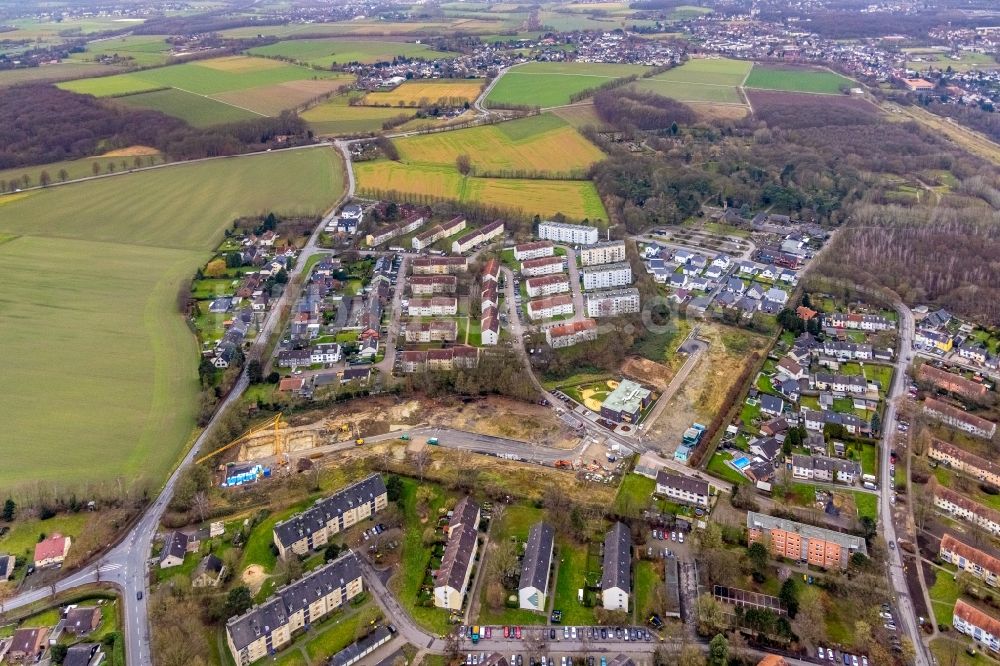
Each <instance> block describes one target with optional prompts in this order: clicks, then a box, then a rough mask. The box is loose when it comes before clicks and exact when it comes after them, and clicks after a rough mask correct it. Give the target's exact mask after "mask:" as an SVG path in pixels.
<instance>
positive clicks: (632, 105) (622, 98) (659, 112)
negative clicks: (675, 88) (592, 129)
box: [594, 88, 697, 130]
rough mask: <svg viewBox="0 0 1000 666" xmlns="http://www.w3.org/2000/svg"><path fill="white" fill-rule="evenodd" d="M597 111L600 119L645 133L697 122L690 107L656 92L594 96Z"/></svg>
mask: <svg viewBox="0 0 1000 666" xmlns="http://www.w3.org/2000/svg"><path fill="white" fill-rule="evenodd" d="M594 110H595V111H597V115H598V116H600V118H601V120H603V121H604V122H607V123H611V124H613V125H616V126H626V127H634V128H636V129H642V130H669V129H670V128H671V126H674V124H675V123H676V124H690V123H693V122H694V121H695V120H697V116H696V115H695V113H694V111H692V110H691V107H689V106H687V105H685V104H682V103H680V102H677V101H675V100H672V99H670V98H668V97H663V96H661V95H657V94H655V93H650V92H642V91H639V90H632V89H630V88H622V89H617V90H602V91H600V92H598V93H597V94H596V95H594Z"/></svg>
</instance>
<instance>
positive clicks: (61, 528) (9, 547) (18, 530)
mask: <svg viewBox="0 0 1000 666" xmlns="http://www.w3.org/2000/svg"><path fill="white" fill-rule="evenodd" d="M88 518H89V515H88V514H86V513H64V514H59V515H58V516H55V517H54V518H49V519H48V520H20V519H19V520H17V522H15V523H14V524H13V525H12V526H11V528H10V531H9V532H7V534H5V535H4V536H2V537H0V552H2V553H9V554H11V555H27V556H28V558H29V559H31V556H32V555H33V554H34V552H35V544H36V543H38V537H39V535H41V534H45V535H47V536H48V535H51V534H54V533H56V532H59V533H60V534H62V535H64V536H70V537H76V536H79V535H80V534H81V532H82V530H83V529H84V527H85V526H86V524H87V520H88Z"/></svg>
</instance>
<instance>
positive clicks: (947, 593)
mask: <svg viewBox="0 0 1000 666" xmlns="http://www.w3.org/2000/svg"><path fill="white" fill-rule="evenodd" d="M927 594H928V595H929V596H930V598H931V605H932V606H933V608H932V609H931V610H932V612H933V613H934V620H935V621H936V622H937V623H938V624H943V625H947V626H951V619H952V615H953V611H954V609H955V602H956V601H958V598H959V597H960V596H962V591H961V590H960V589H959V587H958V581H956V580H955V576H954V574H952V573H949V572H948V571H946V570H944V569H940V568H936V567H935V569H934V584H933V585H931V587H930V589H929V590H927Z"/></svg>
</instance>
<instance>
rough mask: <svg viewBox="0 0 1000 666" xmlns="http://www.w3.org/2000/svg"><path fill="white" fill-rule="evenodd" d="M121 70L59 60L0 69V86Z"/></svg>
mask: <svg viewBox="0 0 1000 666" xmlns="http://www.w3.org/2000/svg"><path fill="white" fill-rule="evenodd" d="M119 71H121V70H120V69H119V68H117V67H111V66H108V65H98V64H96V63H82V62H61V63H59V64H56V65H44V66H42V67H27V68H24V69H5V70H3V71H0V88H2V87H4V86H12V85H15V84H17V83H33V82H38V81H68V80H70V79H82V78H85V77H88V76H100V75H103V74H113V73H115V72H119Z"/></svg>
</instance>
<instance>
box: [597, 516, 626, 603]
mask: <svg viewBox="0 0 1000 666" xmlns="http://www.w3.org/2000/svg"><path fill="white" fill-rule="evenodd" d="M631 594H632V535H631V534H630V533H629V529H628V527H627V526H626V525H625V524H624V523H622V522H617V523H615V524H614V525H612V527H611V529H610V530H608V533H607V534H606V535H605V537H604V571H603V573H602V575H601V605H602V606H604V608H606V609H607V610H620V611H626V612H627V611H628V603H629V596H630V595H631Z"/></svg>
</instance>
